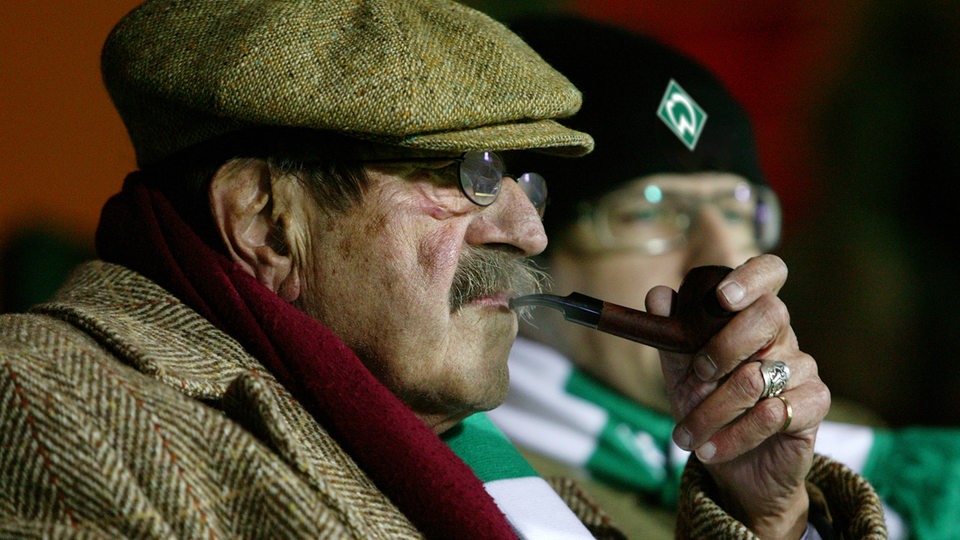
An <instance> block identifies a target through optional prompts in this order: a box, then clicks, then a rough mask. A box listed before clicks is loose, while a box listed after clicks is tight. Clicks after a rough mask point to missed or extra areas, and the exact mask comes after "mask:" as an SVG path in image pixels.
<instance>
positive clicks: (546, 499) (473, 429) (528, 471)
mask: <svg viewBox="0 0 960 540" xmlns="http://www.w3.org/2000/svg"><path fill="white" fill-rule="evenodd" d="M443 440H444V441H445V442H446V443H447V445H448V446H450V448H451V449H452V450H453V451H454V453H456V454H457V455H458V456H459V457H460V459H462V460H463V461H464V462H465V463H466V464H467V465H469V466H470V468H472V469H473V472H474V473H475V474H476V475H477V477H479V478H480V480H482V481H483V487H484V488H485V489H486V490H487V493H489V494H490V496H491V497H493V500H494V502H495V503H497V506H498V507H499V508H500V510H501V511H502V512H503V513H504V515H505V516H506V517H507V521H508V522H510V525H511V526H512V527H513V529H514V531H515V532H516V533H517V536H518V537H520V538H521V539H524V540H554V539H557V540H582V539H585V538H593V535H592V534H590V531H588V530H587V528H586V527H585V526H584V525H583V523H581V522H580V520H579V519H577V516H576V515H574V513H573V511H571V510H570V508H569V507H568V506H567V505H566V503H565V502H563V499H561V498H560V496H559V495H557V492H555V491H554V490H553V488H551V487H550V485H549V484H547V482H546V481H545V480H544V479H543V478H541V477H540V476H539V475H538V474H537V473H536V471H534V470H533V467H531V466H530V464H529V463H527V460H525V459H524V458H523V456H521V455H520V452H518V451H517V449H516V448H514V446H513V444H511V443H510V441H509V440H508V439H507V437H506V436H504V434H503V433H502V432H501V431H500V430H499V429H497V427H496V426H495V425H493V423H492V422H490V420H489V419H488V418H487V417H486V416H485V415H484V414H482V413H480V414H474V415H473V416H470V417H469V418H467V419H466V420H464V421H463V422H461V423H460V424H459V425H458V426H457V427H455V428H453V429H451V430H449V431H448V432H446V433H444V435H443Z"/></svg>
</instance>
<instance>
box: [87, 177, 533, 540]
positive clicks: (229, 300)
mask: <svg viewBox="0 0 960 540" xmlns="http://www.w3.org/2000/svg"><path fill="white" fill-rule="evenodd" d="M96 244H97V252H98V255H99V256H100V258H101V259H103V260H105V261H108V262H112V263H116V264H120V265H124V266H126V267H128V268H131V269H132V270H135V271H137V272H139V273H141V274H143V275H144V276H146V277H148V278H150V279H152V280H154V281H155V282H157V283H158V284H160V285H161V286H163V287H164V288H166V289H167V290H169V291H170V292H171V293H172V294H174V295H175V296H177V297H178V298H179V299H180V300H182V301H183V302H184V303H185V304H187V305H188V306H190V307H191V308H193V309H194V310H196V311H197V312H198V313H200V314H201V315H202V316H203V317H204V318H206V319H208V320H209V321H211V322H212V323H213V324H214V325H216V326H217V327H218V328H220V329H221V330H223V331H224V332H225V333H227V334H229V335H230V336H232V337H233V338H234V339H236V340H237V341H239V342H240V343H241V344H242V345H243V346H244V347H245V348H246V349H247V351H248V352H250V354H252V355H253V356H254V357H256V358H257V359H258V360H259V361H260V362H261V363H262V364H263V365H264V366H265V367H266V368H267V369H268V370H269V371H270V372H271V373H273V375H274V376H275V377H277V379H278V380H279V381H280V383H281V384H283V385H284V387H286V388H287V389H288V390H289V391H290V392H291V394H293V395H294V396H295V397H296V398H297V400H299V401H300V403H301V404H303V406H304V407H305V408H306V409H307V411H309V412H310V414H311V415H313V417H314V418H315V419H316V420H317V422H318V423H320V424H321V425H323V426H324V427H325V428H327V430H328V431H329V432H330V433H331V435H332V436H333V437H334V438H335V439H336V440H337V442H338V443H340V445H341V446H343V448H344V449H345V450H346V451H347V452H348V453H349V454H350V456H351V457H353V459H354V460H355V461H356V462H357V463H358V464H359V465H360V467H361V468H362V469H363V470H364V471H365V472H366V473H367V475H369V477H370V478H371V479H372V480H373V482H374V483H375V484H376V485H377V487H379V488H380V490H382V491H383V492H384V493H385V494H386V495H387V496H388V497H389V498H390V499H391V500H392V501H393V502H394V504H396V505H397V507H398V508H399V509H400V510H401V511H402V512H403V513H404V514H405V515H406V516H407V517H408V518H410V520H411V521H413V523H414V524H416V526H417V527H418V528H419V529H420V530H421V531H422V532H423V533H424V534H425V535H426V536H427V537H428V538H478V539H480V538H483V539H494V538H516V535H515V534H514V533H513V531H512V529H511V528H510V525H509V524H508V523H507V521H506V519H505V518H504V517H503V514H502V513H501V512H500V510H499V509H498V508H497V506H496V504H495V503H494V502H493V500H492V499H491V498H490V496H489V495H487V493H486V491H485V490H484V488H483V484H482V483H481V482H480V480H479V479H478V478H477V477H476V476H475V475H474V474H473V472H472V471H471V470H470V469H469V467H467V465H466V464H464V463H463V461H461V460H460V458H458V457H457V456H456V455H455V454H454V453H453V452H452V451H451V450H450V449H449V448H448V447H447V445H446V444H444V443H443V442H442V441H441V440H440V439H439V438H438V437H437V436H436V434H434V433H433V431H432V430H430V429H429V428H428V427H427V426H426V425H425V424H424V423H423V422H422V421H420V420H419V419H418V418H416V417H415V416H414V415H413V414H412V413H411V411H410V410H409V409H408V408H407V407H406V406H405V405H404V404H403V403H402V402H401V401H400V400H399V399H397V398H396V396H395V395H394V394H393V393H391V392H390V391H389V390H388V389H387V388H386V387H385V386H383V385H382V384H381V383H380V382H379V381H378V380H377V379H376V378H375V377H373V375H372V374H371V373H370V372H369V371H368V370H367V369H366V367H365V366H364V365H363V364H362V362H360V360H359V359H358V358H357V356H356V355H355V354H354V353H353V351H352V350H350V349H349V348H348V347H347V346H346V345H345V344H344V343H343V342H342V341H340V339H338V338H337V337H336V336H335V335H333V333H331V332H330V330H328V329H327V328H326V327H324V326H323V325H322V324H320V323H318V322H317V321H315V320H314V319H311V318H310V317H308V316H307V315H306V314H304V313H303V312H301V311H300V310H298V309H296V308H295V307H293V306H291V305H290V304H288V303H287V302H284V301H283V300H282V299H280V297H279V296H277V295H276V294H274V293H273V292H271V291H270V290H268V289H267V288H265V287H264V286H263V285H261V284H260V283H258V282H257V281H256V279H255V278H254V277H252V276H250V275H249V274H247V273H246V272H244V271H243V270H242V269H241V268H240V267H239V266H238V265H236V264H234V263H233V262H232V261H230V260H229V259H227V258H226V257H225V256H223V255H222V254H220V253H219V252H217V251H216V250H214V249H212V248H211V247H210V246H208V245H206V244H205V243H204V242H203V241H202V240H201V239H200V237H199V236H198V235H197V234H196V233H195V232H194V231H193V230H192V229H191V228H190V227H189V226H188V225H187V224H186V223H185V222H184V221H183V219H182V218H181V217H180V216H179V215H178V214H177V212H176V211H175V210H174V208H173V207H172V205H171V204H170V203H169V201H167V199H166V198H165V197H164V196H163V195H162V194H161V193H160V192H159V191H157V190H156V189H154V188H149V187H146V186H145V185H144V184H143V183H142V182H141V181H139V179H138V178H137V173H134V174H132V175H130V176H129V177H128V178H127V181H126V182H125V184H124V189H123V191H121V192H120V193H119V194H117V195H114V196H113V197H112V198H111V199H110V200H109V201H108V202H107V204H106V206H104V209H103V213H102V216H101V220H100V226H99V228H98V230H97V235H96Z"/></svg>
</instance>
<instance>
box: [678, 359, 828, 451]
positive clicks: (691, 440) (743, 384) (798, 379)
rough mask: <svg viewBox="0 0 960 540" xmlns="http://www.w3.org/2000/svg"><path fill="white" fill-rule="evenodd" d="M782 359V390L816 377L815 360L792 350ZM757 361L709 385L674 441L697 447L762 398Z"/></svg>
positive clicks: (691, 390)
mask: <svg viewBox="0 0 960 540" xmlns="http://www.w3.org/2000/svg"><path fill="white" fill-rule="evenodd" d="M785 363H787V365H788V367H789V368H790V377H789V379H788V381H787V385H786V388H785V391H790V390H791V389H794V388H797V387H798V386H800V385H803V384H805V383H806V382H807V381H815V382H819V381H820V379H819V376H818V374H817V365H816V362H815V361H814V360H813V358H812V357H810V356H809V355H806V354H803V353H799V352H795V353H794V354H793V355H792V356H790V357H789V359H788V360H787V361H786V362H785ZM761 365H762V364H761V362H748V363H746V364H743V365H742V366H740V367H739V368H738V369H736V370H735V371H734V372H733V373H731V374H730V376H729V377H728V378H726V379H725V380H723V381H722V383H721V384H720V385H718V386H717V387H716V388H715V389H713V391H712V392H711V393H710V394H709V396H707V397H706V398H705V399H702V400H701V402H700V403H698V404H697V405H696V407H694V408H692V409H691V410H690V411H689V412H688V413H687V414H685V415H683V416H682V417H681V418H682V420H681V421H680V422H678V424H677V429H676V430H675V432H676V433H677V435H678V437H679V439H678V440H677V444H678V445H680V446H681V447H682V448H685V449H687V450H691V449H694V448H698V447H699V446H700V445H702V444H703V443H705V442H706V441H707V440H709V439H710V438H712V437H714V436H715V435H716V433H718V432H719V431H721V430H723V429H725V428H727V427H728V426H730V425H731V424H734V423H736V422H738V421H741V420H742V419H743V417H744V415H747V414H748V413H750V411H751V409H753V408H755V407H756V406H757V404H758V403H759V402H760V401H761V400H764V398H765V395H764V394H765V392H766V381H765V379H764V376H763V373H762V372H761ZM821 384H822V383H821ZM688 393H696V389H690V391H689V392H688ZM818 409H819V407H818V408H815V409H814V410H815V411H816V410H818ZM679 412H682V411H679ZM781 425H782V424H781ZM681 443H684V444H681Z"/></svg>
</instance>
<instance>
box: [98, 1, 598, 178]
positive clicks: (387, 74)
mask: <svg viewBox="0 0 960 540" xmlns="http://www.w3.org/2000/svg"><path fill="white" fill-rule="evenodd" d="M101 64H102V70H103V77H104V82H105V84H106V86H107V89H108V91H109V92H110V95H111V97H112V98H113V101H114V104H115V105H116V107H117V109H118V111H119V112H120V115H121V116H122V117H123V121H124V123H125V124H126V126H127V130H128V131H129V133H130V138H131V140H132V142H133V146H134V148H135V150H136V153H137V161H138V164H139V165H140V166H141V167H143V166H146V165H150V164H152V163H156V162H158V161H161V160H163V159H164V158H166V157H168V156H170V155H172V154H174V153H176V152H178V151H181V150H184V149H186V148H189V147H191V146H193V145H196V144H198V143H201V142H205V141H209V140H211V139H214V138H216V137H218V136H220V135H224V134H227V133H231V132H235V131H239V130H242V129H245V128H251V127H263V126H273V127H295V128H309V129H315V130H321V131H327V132H334V133H339V134H342V135H346V136H350V137H354V138H358V139H363V140H367V141H374V142H378V143H385V144H390V145H397V146H402V147H407V148H414V149H423V150H436V151H458V152H459V151H465V150H479V149H489V150H510V149H538V150H542V151H544V152H547V153H553V154H559V155H582V154H585V153H587V152H589V151H590V150H591V149H592V147H593V141H592V139H591V138H590V136H589V135H586V134H585V133H581V132H578V131H574V130H571V129H568V128H566V127H563V126H562V125H560V124H559V123H557V122H556V121H554V120H553V119H556V118H563V117H567V116H570V115H572V114H573V113H575V112H576V111H577V110H578V109H579V107H580V99H581V98H580V93H579V91H578V90H577V89H576V88H575V87H574V86H573V85H572V84H571V83H570V82H569V81H568V80H567V79H566V78H565V77H564V76H562V75H561V74H560V73H558V72H557V71H555V70H554V69H553V68H551V67H550V66H549V65H548V64H547V63H546V62H544V61H543V60H542V59H541V58H540V57H539V56H538V55H537V54H536V53H535V52H534V51H533V50H532V49H530V47H528V46H527V45H526V44H525V43H523V41H521V40H520V38H518V37H517V36H516V35H514V34H513V33H511V32H510V31H509V30H507V29H506V28H505V27H504V26H503V25H501V24H500V23H498V22H496V21H494V20H492V19H490V18H489V17H487V16H486V15H484V14H482V13H479V12H477V11H475V10H472V9H470V8H467V7H465V6H461V5H459V4H456V3H453V2H449V1H444V0H402V1H401V0H148V1H147V2H145V3H143V4H142V5H141V6H140V7H138V8H136V9H135V10H133V11H132V12H131V13H129V14H128V15H127V16H126V17H124V18H123V19H122V20H121V21H120V22H119V23H118V24H117V26H116V27H115V28H114V29H113V31H112V32H111V34H110V36H109V37H108V38H107V41H106V43H105V45H104V48H103V53H102V57H101Z"/></svg>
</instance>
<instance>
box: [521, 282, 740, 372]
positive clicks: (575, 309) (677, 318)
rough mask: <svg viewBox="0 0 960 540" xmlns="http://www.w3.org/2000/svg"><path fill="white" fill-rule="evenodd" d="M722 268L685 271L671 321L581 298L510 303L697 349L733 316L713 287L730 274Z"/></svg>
mask: <svg viewBox="0 0 960 540" xmlns="http://www.w3.org/2000/svg"><path fill="white" fill-rule="evenodd" d="M730 271H731V268H728V267H726V266H699V267H697V268H694V269H692V270H690V272H689V273H688V274H687V275H686V277H685V278H684V279H683V283H681V284H680V290H679V291H678V292H677V304H676V309H675V310H674V314H673V315H671V316H670V317H664V316H661V315H654V314H652V313H647V312H645V311H640V310H636V309H631V308H628V307H624V306H620V305H617V304H612V303H610V302H604V301H602V300H599V299H596V298H592V297H590V296H587V295H585V294H580V293H577V292H575V293H572V294H570V295H568V296H556V295H552V294H531V295H526V296H518V297H516V298H511V299H510V307H511V308H514V309H515V308H517V307H519V306H530V305H533V306H545V307H551V308H554V309H558V310H560V311H561V312H563V317H564V319H566V320H568V321H571V322H575V323H577V324H582V325H584V326H588V327H590V328H596V329H597V330H600V331H601V332H606V333H608V334H613V335H615V336H620V337H622V338H626V339H629V340H631V341H636V342H639V343H643V344H645V345H650V346H651V347H656V348H658V349H661V350H664V351H670V352H679V353H694V352H696V351H698V350H700V349H701V348H702V347H703V346H704V345H705V344H706V343H707V341H709V340H710V338H711V337H713V335H714V334H716V333H717V332H719V331H720V329H721V328H723V327H724V325H726V324H727V322H728V321H729V320H730V319H731V318H733V313H731V312H729V311H725V310H724V309H723V308H722V307H720V302H719V301H718V300H717V285H719V284H720V281H722V280H723V278H724V277H726V275H727V274H729V273H730Z"/></svg>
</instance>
